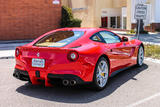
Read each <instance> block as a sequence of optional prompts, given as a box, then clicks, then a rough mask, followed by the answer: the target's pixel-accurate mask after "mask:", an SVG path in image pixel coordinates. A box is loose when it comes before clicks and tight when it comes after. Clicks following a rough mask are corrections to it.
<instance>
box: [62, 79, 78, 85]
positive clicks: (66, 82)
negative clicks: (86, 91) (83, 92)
mask: <svg viewBox="0 0 160 107" xmlns="http://www.w3.org/2000/svg"><path fill="white" fill-rule="evenodd" d="M62 84H63V85H64V86H68V85H70V86H74V85H76V84H77V82H76V81H75V80H71V81H69V80H63V81H62Z"/></svg>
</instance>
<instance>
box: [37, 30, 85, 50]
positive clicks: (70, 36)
mask: <svg viewBox="0 0 160 107" xmlns="http://www.w3.org/2000/svg"><path fill="white" fill-rule="evenodd" d="M83 34H84V32H83V31H57V32H54V33H52V34H49V35H47V36H45V37H44V38H42V39H40V40H39V41H38V42H37V43H36V44H35V46H42V47H63V46H65V45H68V44H70V43H71V42H73V41H75V40H77V39H78V38H80V37H81V36H82V35H83Z"/></svg>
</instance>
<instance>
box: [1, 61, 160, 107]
mask: <svg viewBox="0 0 160 107" xmlns="http://www.w3.org/2000/svg"><path fill="white" fill-rule="evenodd" d="M14 65H15V61H14V59H1V60H0V107H160V64H158V63H153V62H151V61H145V63H144V65H143V66H142V67H140V68H137V67H132V68H130V69H128V70H125V71H123V72H121V73H119V74H118V75H116V76H115V77H113V78H111V79H110V80H109V83H108V86H107V87H106V88H105V89H104V90H103V91H101V92H95V91H92V90H90V89H89V88H87V87H73V88H71V87H68V88H65V87H50V88H46V87H44V86H32V85H31V84H29V83H27V82H23V81H20V80H17V79H15V78H14V77H13V76H12V73H13V70H14Z"/></svg>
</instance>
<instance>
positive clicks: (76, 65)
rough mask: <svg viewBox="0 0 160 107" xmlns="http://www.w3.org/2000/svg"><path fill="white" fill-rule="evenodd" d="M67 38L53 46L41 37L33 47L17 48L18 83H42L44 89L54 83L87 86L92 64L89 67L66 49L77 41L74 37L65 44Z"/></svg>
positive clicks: (73, 51)
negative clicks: (21, 81) (85, 84)
mask: <svg viewBox="0 0 160 107" xmlns="http://www.w3.org/2000/svg"><path fill="white" fill-rule="evenodd" d="M60 33H62V32H60ZM69 33H73V32H69ZM72 35H73V34H72ZM57 36H58V35H57ZM76 36H78V34H77V35H76ZM80 36H82V35H80ZM54 37H55V36H54ZM62 38H64V37H62ZM66 38H68V37H65V40H64V39H60V40H58V39H57V40H56V42H53V41H54V40H51V38H50V37H48V36H44V38H42V39H41V40H39V41H38V42H36V43H35V44H33V45H32V46H27V45H26V46H22V47H17V48H16V51H15V56H16V66H15V71H14V74H13V75H14V76H15V77H16V78H18V79H20V80H24V81H31V82H32V84H41V83H45V86H51V84H56V83H63V84H64V85H75V84H83V83H86V82H90V81H91V80H92V76H91V74H90V73H89V72H88V71H91V70H93V64H90V63H88V62H87V61H86V59H85V57H84V55H82V54H81V52H80V51H78V50H77V49H74V48H65V46H66V45H68V44H70V43H72V42H74V41H76V40H77V39H78V38H77V37H76V38H72V39H73V41H72V40H71V41H69V40H70V39H68V42H69V43H68V42H66V41H67V39H66ZM70 38H71V37H70ZM52 39H53V38H52ZM54 39H55V38H54ZM50 41H52V42H50ZM89 66H91V67H89Z"/></svg>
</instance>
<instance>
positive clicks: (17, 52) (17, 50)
mask: <svg viewBox="0 0 160 107" xmlns="http://www.w3.org/2000/svg"><path fill="white" fill-rule="evenodd" d="M21 54H22V53H21V51H20V49H19V48H16V50H15V56H16V57H18V56H20V55H21Z"/></svg>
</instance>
